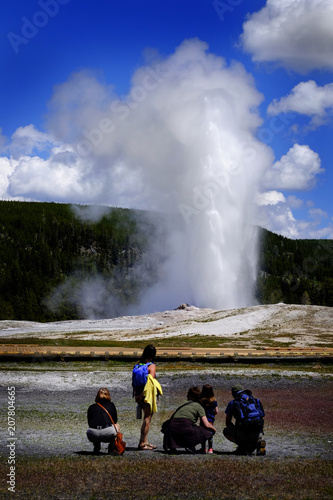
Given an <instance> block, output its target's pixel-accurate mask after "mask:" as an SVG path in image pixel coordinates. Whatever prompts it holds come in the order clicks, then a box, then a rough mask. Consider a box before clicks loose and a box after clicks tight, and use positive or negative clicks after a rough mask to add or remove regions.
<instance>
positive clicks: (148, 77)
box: [15, 40, 273, 313]
mask: <svg viewBox="0 0 333 500" xmlns="http://www.w3.org/2000/svg"><path fill="white" fill-rule="evenodd" d="M207 50H208V47H207V45H206V44H205V43H203V42H201V41H199V40H189V41H185V42H184V43H183V44H182V45H181V46H180V47H178V49H177V50H176V51H175V53H174V54H172V55H171V56H169V57H168V58H166V59H159V60H150V61H148V62H147V65H146V66H144V67H141V68H139V69H138V70H137V71H136V72H135V74H134V75H133V78H132V86H131V89H130V91H129V93H128V95H127V96H125V97H119V96H117V95H115V93H114V91H113V89H112V88H108V87H106V86H105V85H102V84H101V83H99V82H98V81H97V80H96V79H95V78H94V77H93V76H92V75H91V74H87V73H79V74H75V75H73V76H72V77H71V79H70V80H69V81H68V82H66V83H65V84H63V85H60V86H58V87H57V88H56V89H55V94H54V97H53V99H52V101H51V103H50V117H49V129H50V132H51V134H52V136H53V137H55V140H56V141H58V143H65V142H66V143H67V144H69V143H70V144H71V146H68V147H67V153H66V151H65V150H64V148H63V149H62V152H61V160H62V161H64V158H65V154H67V155H68V161H67V162H66V163H65V164H64V166H63V168H64V170H63V171H62V172H61V173H60V175H61V179H63V182H64V183H65V187H64V192H66V196H67V197H68V190H70V187H71V185H72V186H73V195H74V196H73V198H72V201H80V202H85V203H99V204H106V205H110V206H121V207H128V208H139V209H146V210H150V211H159V212H168V213H175V212H176V213H177V214H178V216H179V217H178V223H177V225H176V226H175V227H172V225H171V227H169V228H168V235H167V238H166V243H165V247H164V249H163V253H164V255H165V254H166V253H167V255H168V258H167V259H166V260H164V262H163V264H162V265H161V266H160V268H159V282H158V284H156V285H155V286H154V287H153V288H151V289H150V290H149V292H148V293H147V294H146V295H145V296H144V297H142V298H141V304H140V305H139V306H138V308H137V309H136V311H135V312H141V313H143V312H151V311H152V310H164V309H167V308H171V307H176V306H177V305H179V303H181V302H188V303H191V304H194V305H196V306H198V307H213V308H225V309H227V308H232V307H239V306H243V305H248V304H251V303H253V300H254V299H253V286H254V282H255V277H256V271H257V269H256V255H257V234H256V230H255V228H254V226H253V224H254V221H255V219H254V199H255V196H256V193H257V188H258V185H259V182H260V179H261V178H262V176H263V174H264V172H265V170H266V168H267V167H268V166H269V165H270V164H272V160H273V158H272V152H271V150H270V148H268V147H267V146H265V145H264V144H262V143H260V142H259V141H258V140H257V139H256V136H255V134H256V132H257V129H258V127H259V126H260V124H261V119H260V117H259V113H258V106H259V104H260V103H261V101H262V96H261V94H260V93H259V92H258V91H257V90H256V88H255V85H254V81H253V79H252V77H251V75H249V74H248V73H247V72H246V71H245V69H244V67H243V66H242V65H241V64H239V63H236V62H235V63H232V64H231V65H230V66H227V65H226V63H225V61H224V60H223V59H222V58H220V57H217V56H215V55H213V54H210V53H208V51H207ZM57 154H58V158H59V154H60V153H59V152H58V153H57ZM47 162H48V170H49V172H50V174H52V172H54V169H53V168H52V167H53V166H54V164H55V160H54V159H53V160H52V158H51V160H50V159H49V160H47ZM21 168H23V165H22V167H21ZM36 168H39V166H38V165H37V163H36ZM45 168H46V165H43V169H45ZM66 169H67V174H68V175H67V179H72V181H71V182H69V183H67V184H66V182H67V181H66ZM57 171H58V172H59V169H58V168H57ZM55 183H56V185H57V186H59V185H60V184H61V183H60V179H59V178H57V179H55ZM43 189H44V187H43ZM20 194H21V193H20V192H19V190H16V191H15V195H16V196H19V195H20ZM80 197H81V198H80ZM175 219H176V218H175ZM179 220H181V222H182V223H181V224H180V223H179ZM95 288H96V287H94V289H95ZM86 291H87V289H85V294H86ZM94 293H95V295H96V296H99V298H100V297H101V296H102V295H103V294H96V292H94ZM89 309H91V303H90V302H89Z"/></svg>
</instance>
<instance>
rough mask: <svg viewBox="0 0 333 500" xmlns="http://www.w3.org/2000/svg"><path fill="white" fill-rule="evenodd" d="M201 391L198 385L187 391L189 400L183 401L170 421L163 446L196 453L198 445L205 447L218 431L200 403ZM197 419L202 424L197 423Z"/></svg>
mask: <svg viewBox="0 0 333 500" xmlns="http://www.w3.org/2000/svg"><path fill="white" fill-rule="evenodd" d="M200 396H201V391H200V389H199V388H198V387H191V388H190V389H189V391H188V393H187V402H185V403H183V404H182V405H181V406H180V407H179V408H177V410H176V411H175V412H174V414H173V415H172V417H171V419H170V420H169V421H168V428H167V429H166V430H164V431H162V432H164V439H163V448H164V450H165V451H168V450H170V451H171V452H172V453H175V452H176V451H177V448H185V449H186V450H187V451H190V452H192V453H195V451H196V449H195V447H196V445H199V444H200V445H201V447H202V448H204V446H205V443H206V441H207V440H209V439H210V438H211V437H212V436H213V435H214V434H215V432H216V429H215V427H214V426H213V425H212V424H211V423H210V422H208V419H207V417H206V413H205V410H204V409H203V407H202V406H201V404H200V403H199V398H200ZM197 421H199V422H200V425H196V423H197Z"/></svg>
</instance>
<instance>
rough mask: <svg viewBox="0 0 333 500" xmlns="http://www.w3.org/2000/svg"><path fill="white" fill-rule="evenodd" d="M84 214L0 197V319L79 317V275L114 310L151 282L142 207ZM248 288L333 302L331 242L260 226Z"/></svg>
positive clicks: (152, 260)
mask: <svg viewBox="0 0 333 500" xmlns="http://www.w3.org/2000/svg"><path fill="white" fill-rule="evenodd" d="M96 210H100V211H101V210H103V209H102V208H101V207H99V208H98V207H96ZM91 213H92V211H91V207H89V210H88V207H83V206H80V207H78V206H75V207H72V206H70V205H67V204H57V203H34V202H16V201H15V202H10V201H1V202H0V319H2V320H28V321H40V322H46V321H64V320H72V319H80V318H84V317H86V316H87V310H83V309H82V308H80V306H78V305H77V304H78V303H79V302H80V301H78V300H76V294H78V293H80V291H79V287H78V286H77V285H78V283H80V282H81V281H82V279H83V278H84V279H85V280H86V281H87V283H88V285H89V283H91V284H93V283H94V282H95V280H96V279H98V280H102V281H103V283H104V285H105V289H106V292H107V293H108V294H109V295H113V296H116V297H117V303H116V304H115V309H114V314H113V315H114V316H118V315H121V314H123V311H125V307H126V306H127V305H128V304H134V303H135V301H136V298H137V296H138V291H139V289H142V287H143V286H146V287H148V286H149V285H150V284H152V283H153V282H154V280H155V276H156V270H157V267H158V265H159V259H160V258H161V256H156V255H152V250H150V248H151V247H150V245H149V242H151V241H154V238H155V239H156V238H163V233H162V231H161V230H159V229H158V228H157V227H156V226H155V225H153V224H152V223H151V222H150V220H149V216H148V214H146V213H144V212H141V211H131V210H127V209H119V208H114V209H110V210H108V211H106V209H104V214H101V217H100V218H99V219H98V221H97V222H96V221H94V219H93V218H92V215H91ZM160 217H161V218H162V216H160ZM161 220H162V219H161ZM157 231H158V233H157ZM142 271H144V274H145V277H146V278H145V282H144V283H143V282H142V279H141V276H142ZM89 280H90V281H89ZM256 294H257V298H258V301H259V303H262V304H274V303H277V302H285V303H293V304H315V305H323V306H333V241H332V240H289V239H287V238H284V237H282V236H278V235H276V234H273V233H270V232H269V231H266V230H261V238H260V255H259V272H258V281H257V291H256ZM101 300H106V299H105V297H104V298H103V297H102V298H101ZM87 307H88V306H87ZM101 317H103V314H102V312H101Z"/></svg>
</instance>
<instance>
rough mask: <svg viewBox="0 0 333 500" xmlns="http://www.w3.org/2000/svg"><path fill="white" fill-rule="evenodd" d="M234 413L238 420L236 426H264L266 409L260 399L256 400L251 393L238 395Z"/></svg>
mask: <svg viewBox="0 0 333 500" xmlns="http://www.w3.org/2000/svg"><path fill="white" fill-rule="evenodd" d="M233 413H234V416H235V418H236V425H241V426H242V427H255V426H257V427H262V426H263V423H264V420H263V417H264V416H265V412H264V409H263V407H262V404H261V402H260V401H259V399H255V398H254V397H253V396H252V394H251V392H250V391H246V392H241V393H239V394H236V397H235V399H234V404H233Z"/></svg>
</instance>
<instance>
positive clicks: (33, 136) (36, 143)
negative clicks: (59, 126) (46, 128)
mask: <svg viewBox="0 0 333 500" xmlns="http://www.w3.org/2000/svg"><path fill="white" fill-rule="evenodd" d="M53 142H54V139H52V137H51V135H50V134H46V133H44V132H40V131H39V130H37V129H36V128H35V127H34V125H27V126H26V127H19V128H18V129H17V130H16V131H15V132H14V134H13V135H12V137H11V143H10V145H9V146H8V148H9V150H10V153H11V154H12V155H13V156H14V157H17V156H20V155H21V154H25V155H30V154H31V153H32V152H34V151H45V150H47V149H48V148H49V147H50V146H51V145H52V144H53Z"/></svg>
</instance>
